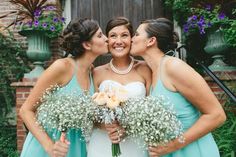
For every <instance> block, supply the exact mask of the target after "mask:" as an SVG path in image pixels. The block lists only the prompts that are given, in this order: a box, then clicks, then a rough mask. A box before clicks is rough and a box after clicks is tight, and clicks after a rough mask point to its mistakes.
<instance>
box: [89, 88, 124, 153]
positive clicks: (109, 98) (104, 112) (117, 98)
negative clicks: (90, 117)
mask: <svg viewBox="0 0 236 157" xmlns="http://www.w3.org/2000/svg"><path fill="white" fill-rule="evenodd" d="M126 96H127V91H126V90H124V89H123V88H113V89H112V90H107V91H106V92H99V93H95V94H94V95H93V97H92V98H93V100H94V102H95V103H96V107H97V108H96V110H95V119H96V122H97V123H105V124H111V123H112V122H114V121H119V119H120V118H121V117H122V114H123V112H122V104H123V103H124V101H126V99H127V97H126ZM111 150H112V157H118V156H120V155H121V151H120V145H119V143H118V144H114V143H112V145H111Z"/></svg>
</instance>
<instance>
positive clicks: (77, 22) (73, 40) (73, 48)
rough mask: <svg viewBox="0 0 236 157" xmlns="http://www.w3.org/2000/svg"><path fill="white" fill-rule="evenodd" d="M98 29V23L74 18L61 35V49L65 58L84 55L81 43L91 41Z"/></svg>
mask: <svg viewBox="0 0 236 157" xmlns="http://www.w3.org/2000/svg"><path fill="white" fill-rule="evenodd" d="M98 29H99V25H98V22H97V21H95V20H92V19H88V18H84V19H79V18H76V19H74V20H72V21H71V22H70V23H69V24H68V26H67V27H66V28H65V29H64V31H63V33H62V36H61V38H62V41H61V45H60V46H61V47H62V49H63V50H65V51H66V56H68V55H69V54H71V55H72V56H74V57H80V56H82V55H83V54H84V51H85V49H84V47H83V45H82V43H83V42H85V41H89V40H91V38H92V37H93V35H94V34H95V33H96V32H97V30H98Z"/></svg>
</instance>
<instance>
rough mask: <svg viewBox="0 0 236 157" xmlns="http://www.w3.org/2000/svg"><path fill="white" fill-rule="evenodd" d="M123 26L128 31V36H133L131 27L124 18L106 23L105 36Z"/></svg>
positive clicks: (117, 18)
mask: <svg viewBox="0 0 236 157" xmlns="http://www.w3.org/2000/svg"><path fill="white" fill-rule="evenodd" d="M123 25H124V26H125V27H126V28H127V29H128V30H129V33H130V35H131V36H133V34H134V30H133V26H132V24H131V22H130V21H129V20H128V19H127V18H126V17H116V18H113V19H111V20H110V21H108V23H107V26H106V36H108V33H109V31H110V30H111V29H112V28H114V27H117V26H123Z"/></svg>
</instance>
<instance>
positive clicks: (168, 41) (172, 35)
mask: <svg viewBox="0 0 236 157" xmlns="http://www.w3.org/2000/svg"><path fill="white" fill-rule="evenodd" d="M141 23H145V24H147V26H146V28H145V31H146V32H147V34H148V37H156V38H157V41H158V45H157V46H158V48H159V49H161V50H162V51H163V52H167V51H169V50H174V49H175V48H176V47H177V42H178V41H179V36H178V34H177V33H176V32H174V26H173V23H172V22H171V21H170V20H168V19H166V18H158V19H152V20H145V21H142V22H141Z"/></svg>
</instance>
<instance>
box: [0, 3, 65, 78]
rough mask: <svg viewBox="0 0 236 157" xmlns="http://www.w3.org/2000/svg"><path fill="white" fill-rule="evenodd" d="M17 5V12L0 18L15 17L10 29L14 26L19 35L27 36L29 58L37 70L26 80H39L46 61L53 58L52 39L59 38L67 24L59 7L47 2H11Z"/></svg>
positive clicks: (27, 75) (26, 75) (26, 76)
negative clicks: (50, 46)
mask: <svg viewBox="0 0 236 157" xmlns="http://www.w3.org/2000/svg"><path fill="white" fill-rule="evenodd" d="M9 2H10V3H12V4H14V5H16V10H14V11H11V12H9V13H8V14H6V15H3V16H1V17H0V18H5V17H7V16H15V17H16V18H15V20H14V21H13V22H12V23H10V24H9V25H8V26H7V28H8V27H10V26H14V28H16V29H17V30H19V34H21V35H23V36H26V37H27V41H28V50H27V56H28V58H29V59H30V60H32V61H33V62H34V65H35V68H34V69H33V70H32V71H31V72H30V73H28V74H25V76H24V77H25V78H37V77H38V76H39V75H40V74H41V73H42V71H43V70H44V69H43V64H44V62H45V61H47V60H49V59H50V57H51V52H50V49H49V45H50V39H52V38H56V37H58V36H59V34H60V33H61V31H62V29H63V24H64V23H65V18H63V17H62V16H61V15H60V14H61V13H60V10H59V7H58V5H56V4H54V3H48V2H47V0H9Z"/></svg>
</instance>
